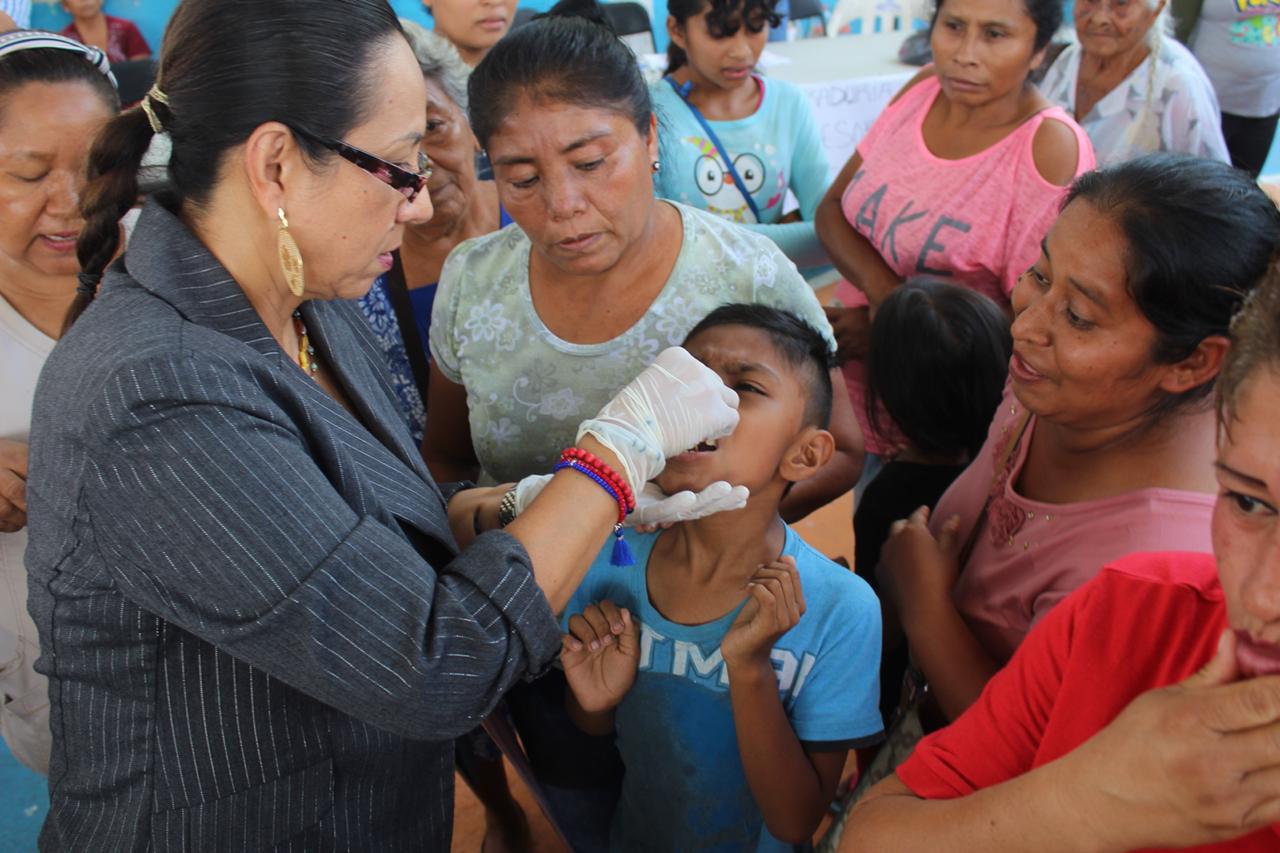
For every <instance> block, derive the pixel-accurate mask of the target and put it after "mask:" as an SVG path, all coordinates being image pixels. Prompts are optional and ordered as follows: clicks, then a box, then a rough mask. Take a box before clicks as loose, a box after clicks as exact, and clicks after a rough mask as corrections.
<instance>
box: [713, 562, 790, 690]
mask: <svg viewBox="0 0 1280 853" xmlns="http://www.w3.org/2000/svg"><path fill="white" fill-rule="evenodd" d="M747 586H748V589H749V590H750V596H751V597H750V598H748V599H747V603H746V605H745V606H743V608H742V611H741V612H740V613H739V614H738V618H737V619H735V620H733V624H732V625H731V626H729V631H728V633H726V634H725V635H724V640H723V641H721V643H720V654H721V655H722V656H723V657H724V661H725V663H726V664H731V665H736V664H751V663H758V662H762V661H768V660H769V652H770V651H772V650H773V644H774V643H776V642H777V641H778V638H779V637H781V636H782V635H783V634H785V633H787V632H788V631H790V630H791V629H792V628H794V627H795V626H796V623H797V622H799V621H800V617H801V616H803V615H804V591H803V590H801V589H800V572H799V571H797V569H796V561H795V559H794V558H792V557H782V558H780V559H778V560H775V561H774V562H772V563H770V564H769V565H767V566H761V567H760V568H759V569H758V570H757V571H756V573H755V574H754V575H752V576H751V581H750V582H749V583H748V585H747Z"/></svg>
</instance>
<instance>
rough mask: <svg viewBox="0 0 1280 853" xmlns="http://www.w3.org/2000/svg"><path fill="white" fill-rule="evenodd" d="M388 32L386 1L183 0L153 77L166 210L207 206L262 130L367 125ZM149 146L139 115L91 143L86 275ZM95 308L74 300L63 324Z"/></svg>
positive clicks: (335, 131)
mask: <svg viewBox="0 0 1280 853" xmlns="http://www.w3.org/2000/svg"><path fill="white" fill-rule="evenodd" d="M395 34H401V35H403V31H402V30H401V28H400V22H399V20H398V19H397V18H396V16H395V13H394V12H393V11H392V10H391V7H390V6H389V5H388V4H387V2H386V0H343V2H340V3H339V2H333V0H182V2H181V3H180V4H179V5H178V8H177V9H176V10H175V11H174V13H173V17H172V19H171V20H170V21H169V26H168V27H167V29H166V30H165V35H164V43H163V45H162V48H161V54H160V62H159V71H158V74H157V83H156V86H157V88H158V89H160V90H161V91H162V92H163V93H164V95H165V97H166V100H167V101H168V103H167V104H163V103H158V102H156V100H155V99H151V104H152V108H153V110H154V112H155V114H156V117H157V118H158V119H159V121H160V123H161V125H162V127H163V131H164V132H165V133H166V134H168V136H169V138H170V140H171V141H172V154H171V155H170V157H169V167H168V189H167V190H166V191H165V193H166V202H167V203H170V204H171V205H172V206H174V207H175V208H176V207H180V206H182V205H185V204H191V205H195V206H199V205H200V204H201V203H203V202H204V201H206V200H207V199H208V197H209V195H210V193H211V192H212V190H213V188H214V186H215V185H216V183H217V179H218V173H219V170H220V168H221V166H222V163H223V160H224V158H225V156H226V154H227V152H228V151H229V150H231V149H232V148H234V147H236V146H237V145H240V144H242V143H243V142H245V140H247V139H248V138H249V136H250V134H252V133H253V131H254V129H256V128H257V127H259V126H261V125H262V124H264V123H266V122H269V121H278V122H281V123H283V124H286V125H289V126H290V127H298V128H302V129H304V130H309V131H311V132H312V133H315V134H319V135H321V136H326V137H332V138H341V137H343V136H345V135H346V134H347V133H348V132H349V131H350V130H351V129H352V128H353V127H355V126H357V125H359V124H360V123H361V122H362V121H364V120H365V119H367V118H368V113H369V112H370V111H371V109H372V106H373V104H374V103H375V99H374V98H373V92H372V86H373V79H374V77H373V73H372V71H373V69H374V67H375V63H374V62H373V61H371V60H372V56H373V53H374V51H375V50H376V48H377V47H378V45H379V43H380V42H382V41H384V40H385V39H387V38H389V37H391V36H393V35H395ZM153 136H154V134H153V132H152V128H151V125H150V123H149V121H148V118H147V116H146V114H145V113H144V112H143V110H142V109H141V108H135V109H132V110H129V111H128V112H126V113H124V114H122V115H121V116H119V117H118V118H116V119H115V120H114V121H112V122H111V123H109V124H108V125H107V126H106V128H105V129H104V130H103V131H102V133H101V134H100V135H99V136H98V139H97V140H96V142H95V143H94V146H93V149H92V151H91V152H90V154H89V184H88V186H87V188H86V191H85V194H84V198H83V201H82V203H81V209H82V212H83V214H84V218H85V227H84V230H83V231H82V232H81V236H80V240H79V242H78V244H77V246H76V253H77V255H78V257H79V259H80V268H81V270H82V273H81V275H82V277H90V276H95V277H96V276H101V274H102V272H103V270H105V269H106V266H107V264H109V263H110V262H111V259H112V258H114V257H115V255H116V252H117V251H118V249H119V247H120V230H119V225H118V223H119V221H120V217H121V216H123V215H124V214H125V213H126V212H127V211H128V210H129V208H130V207H132V206H133V205H134V204H135V203H136V201H137V197H138V169H139V166H140V164H141V162H142V158H143V156H144V155H145V154H146V152H147V149H148V147H149V146H150V145H151V140H152V137H153ZM297 143H298V145H299V147H300V148H301V149H302V150H303V151H304V152H305V153H306V155H307V156H308V157H309V158H310V159H311V160H312V161H313V162H314V163H317V164H319V163H321V162H324V161H326V160H328V159H329V158H330V157H332V156H333V155H332V154H330V153H329V152H328V151H326V150H325V149H323V148H322V147H321V146H319V145H317V144H315V143H314V142H312V141H310V140H309V139H307V138H306V137H303V136H298V137H297ZM82 280H84V279H83V278H82ZM82 290H83V288H82ZM91 299H92V296H90V295H87V294H83V293H82V294H81V295H79V296H78V297H77V299H76V303H75V304H74V305H73V306H72V308H71V313H70V314H69V315H68V319H67V325H68V326H69V325H70V324H71V323H73V322H74V321H75V319H76V317H78V316H79V314H80V313H81V312H82V311H83V310H84V308H85V307H86V306H87V304H88V302H89V301H90V300H91Z"/></svg>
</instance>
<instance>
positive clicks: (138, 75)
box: [111, 59, 156, 107]
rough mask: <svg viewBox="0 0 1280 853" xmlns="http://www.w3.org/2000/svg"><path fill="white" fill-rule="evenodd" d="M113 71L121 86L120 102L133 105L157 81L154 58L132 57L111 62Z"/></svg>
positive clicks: (117, 82)
mask: <svg viewBox="0 0 1280 853" xmlns="http://www.w3.org/2000/svg"><path fill="white" fill-rule="evenodd" d="M111 73H112V74H115V75H116V84H117V85H118V86H119V87H120V103H121V104H123V105H124V106H126V107H128V106H132V105H133V104H136V103H138V101H141V100H142V99H143V98H144V97H145V96H146V94H147V91H148V90H149V89H150V88H151V87H152V86H153V85H154V84H155V82H156V61H155V60H154V59H130V60H129V61H127V62H113V63H111Z"/></svg>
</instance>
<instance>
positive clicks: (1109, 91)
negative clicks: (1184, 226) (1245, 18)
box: [1040, 0, 1230, 166]
mask: <svg viewBox="0 0 1280 853" xmlns="http://www.w3.org/2000/svg"><path fill="white" fill-rule="evenodd" d="M1072 14H1073V15H1074V17H1075V25H1076V35H1077V37H1078V39H1079V41H1078V42H1077V43H1075V44H1072V45H1070V46H1069V47H1067V48H1066V49H1065V50H1063V51H1062V53H1060V54H1059V55H1058V57H1057V58H1056V59H1055V60H1054V62H1053V64H1052V65H1051V66H1050V67H1049V69H1048V72H1047V73H1046V74H1045V77H1044V80H1043V81H1042V82H1041V83H1040V90H1041V91H1042V92H1043V94H1044V95H1045V97H1047V98H1048V99H1049V100H1051V101H1053V102H1054V103H1056V104H1058V105H1059V106H1061V107H1063V108H1064V109H1066V110H1067V111H1068V112H1070V113H1072V114H1073V115H1074V116H1075V119H1076V121H1078V122H1080V125H1081V127H1083V128H1084V130H1085V132H1086V133H1088V134H1089V139H1090V140H1091V141H1092V142H1093V150H1094V153H1095V154H1096V155H1097V158H1098V165H1099V166H1110V165H1114V164H1116V163H1121V162H1123V161H1125V160H1129V159H1132V158H1134V157H1137V156H1140V155H1142V154H1149V153H1152V152H1155V151H1176V152H1181V153H1185V154H1193V155H1195V156H1197V157H1208V158H1211V159H1214V160H1221V161H1223V162H1230V160H1229V157H1228V155H1227V146H1226V143H1225V142H1224V141H1223V137H1222V128H1221V121H1220V112H1219V109H1218V99H1217V97H1216V96H1215V95H1214V91H1213V85H1212V84H1211V83H1210V82H1209V78H1208V76H1207V75H1206V74H1205V72H1204V69H1203V68H1201V67H1200V63H1199V62H1197V61H1196V58H1195V57H1194V56H1192V55H1191V51H1189V50H1187V49H1186V48H1185V47H1184V46H1183V45H1182V44H1181V43H1179V42H1178V41H1177V40H1175V39H1174V38H1173V37H1172V36H1171V35H1169V31H1170V24H1171V21H1172V18H1171V16H1170V14H1169V10H1168V0H1076V2H1075V6H1074V10H1073V13H1072Z"/></svg>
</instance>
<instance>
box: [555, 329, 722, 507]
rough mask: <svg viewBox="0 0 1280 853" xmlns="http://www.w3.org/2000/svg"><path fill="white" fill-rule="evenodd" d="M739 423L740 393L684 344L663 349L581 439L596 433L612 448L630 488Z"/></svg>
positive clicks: (590, 422)
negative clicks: (669, 457)
mask: <svg viewBox="0 0 1280 853" xmlns="http://www.w3.org/2000/svg"><path fill="white" fill-rule="evenodd" d="M737 425H738V395H737V394H736V393H734V391H733V390H732V389H730V388H729V387H727V386H726V385H725V384H724V383H723V382H721V381H720V377H719V376H717V375H716V374H715V371H713V370H711V368H709V367H707V366H706V365H705V364H703V363H702V362H700V361H698V360H697V359H696V358H694V357H693V356H691V355H689V353H688V351H686V350H685V349H683V348H682V347H671V348H670V349H665V350H663V351H662V352H661V353H659V355H658V357H657V359H655V360H654V362H653V364H651V365H649V366H648V367H646V368H645V369H644V371H643V372H642V373H641V374H640V375H639V376H637V377H636V378H635V379H633V380H631V382H630V383H628V384H627V386H626V387H625V388H623V389H622V390H621V391H619V392H618V393H617V394H616V395H615V396H614V398H613V399H612V400H610V401H609V402H608V403H606V404H605V407H604V408H603V409H601V410H600V414H598V415H596V416H595V417H594V418H592V419H590V420H586V421H583V422H582V425H581V426H579V427H578V436H577V440H578V441H581V440H582V436H584V435H591V436H594V437H595V438H596V439H597V440H598V441H599V442H600V443H601V444H603V445H604V446H605V447H607V448H609V449H610V450H612V451H613V452H614V454H615V455H616V456H617V457H618V459H619V460H620V461H621V462H622V466H623V468H625V469H626V470H625V471H623V472H621V473H622V474H624V476H626V478H627V482H628V483H629V484H630V486H631V488H632V489H633V490H635V491H637V492H639V491H640V488H641V486H642V485H643V484H644V483H647V482H649V481H650V480H652V479H653V478H654V477H656V476H658V474H660V473H662V469H663V467H664V466H665V465H666V464H667V457H668V456H675V455H677V454H679V453H683V452H684V451H686V450H689V449H690V448H692V447H697V446H698V445H699V444H700V443H702V442H703V441H706V440H707V439H716V438H723V437H724V436H726V435H728V434H729V433H731V432H733V429H734V427H736V426H737Z"/></svg>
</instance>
